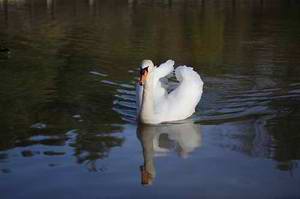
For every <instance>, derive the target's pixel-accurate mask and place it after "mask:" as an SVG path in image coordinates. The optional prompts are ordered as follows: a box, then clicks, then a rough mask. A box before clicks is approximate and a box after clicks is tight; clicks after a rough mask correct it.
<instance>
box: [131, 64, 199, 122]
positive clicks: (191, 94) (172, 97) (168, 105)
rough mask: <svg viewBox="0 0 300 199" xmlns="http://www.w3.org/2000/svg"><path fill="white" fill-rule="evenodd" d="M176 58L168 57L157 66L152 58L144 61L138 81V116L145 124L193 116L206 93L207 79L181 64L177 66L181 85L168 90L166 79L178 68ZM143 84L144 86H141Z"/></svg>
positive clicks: (176, 72) (177, 75)
mask: <svg viewBox="0 0 300 199" xmlns="http://www.w3.org/2000/svg"><path fill="white" fill-rule="evenodd" d="M173 65H174V61H172V60H168V61H167V62H165V63H163V64H161V65H160V66H159V67H155V66H154V65H153V63H152V61H150V60H144V61H143V63H142V66H141V70H142V71H143V70H145V69H146V71H143V72H145V73H143V74H142V73H141V79H140V82H141V83H140V84H137V115H138V117H137V118H138V119H139V121H140V122H142V123H147V124H158V123H162V122H170V121H176V120H183V119H186V118H188V117H190V116H191V115H192V114H193V113H194V112H195V108H196V106H197V104H198V103H199V101H200V99H201V95H202V89H203V82H202V80H201V78H200V76H199V74H198V73H197V72H195V71H194V70H193V68H191V67H187V66H179V67H177V68H176V69H175V76H176V79H177V80H178V81H179V85H178V87H177V88H175V89H174V90H173V91H172V92H170V93H168V92H167V89H166V87H167V85H166V84H165V83H164V81H163V79H164V77H165V76H167V75H169V74H170V73H172V72H173V70H174V67H173ZM141 84H142V85H141Z"/></svg>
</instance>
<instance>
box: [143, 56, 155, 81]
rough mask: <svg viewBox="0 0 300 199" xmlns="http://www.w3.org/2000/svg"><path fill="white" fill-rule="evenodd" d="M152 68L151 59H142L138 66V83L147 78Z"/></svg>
mask: <svg viewBox="0 0 300 199" xmlns="http://www.w3.org/2000/svg"><path fill="white" fill-rule="evenodd" d="M153 69H154V64H153V62H152V61H151V60H143V61H142V64H141V66H140V78H139V84H140V85H143V84H144V83H145V81H146V80H147V79H148V76H149V73H151V72H152V71H153Z"/></svg>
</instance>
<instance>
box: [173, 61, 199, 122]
mask: <svg viewBox="0 0 300 199" xmlns="http://www.w3.org/2000/svg"><path fill="white" fill-rule="evenodd" d="M175 76H176V79H177V80H178V81H179V85H178V87H177V88H176V89H174V90H173V91H172V92H171V93H170V94H169V95H168V102H167V105H168V112H169V115H170V117H171V118H170V120H180V119H185V118H187V117H189V116H191V115H192V114H193V113H194V112H195V108H196V106H197V104H198V103H199V101H200V99H201V96H202V89H203V81H202V80H201V78H200V75H199V74H198V73H197V72H195V71H194V70H193V68H191V67H187V66H179V67H177V68H176V69H175Z"/></svg>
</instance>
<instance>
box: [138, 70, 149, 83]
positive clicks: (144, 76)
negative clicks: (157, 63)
mask: <svg viewBox="0 0 300 199" xmlns="http://www.w3.org/2000/svg"><path fill="white" fill-rule="evenodd" d="M147 75H148V70H142V71H141V72H140V78H139V84H140V85H141V86H142V85H144V83H145V81H146V79H147Z"/></svg>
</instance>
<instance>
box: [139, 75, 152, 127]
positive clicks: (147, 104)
mask: <svg viewBox="0 0 300 199" xmlns="http://www.w3.org/2000/svg"><path fill="white" fill-rule="evenodd" d="M154 88H155V81H154V79H153V78H152V77H149V79H148V80H147V81H146V82H145V84H144V89H143V98H142V99H143V101H142V106H141V112H140V119H141V121H142V122H149V120H151V121H152V120H153V118H155V117H154V115H155V107H154Z"/></svg>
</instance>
